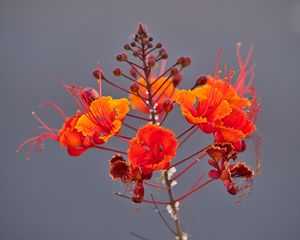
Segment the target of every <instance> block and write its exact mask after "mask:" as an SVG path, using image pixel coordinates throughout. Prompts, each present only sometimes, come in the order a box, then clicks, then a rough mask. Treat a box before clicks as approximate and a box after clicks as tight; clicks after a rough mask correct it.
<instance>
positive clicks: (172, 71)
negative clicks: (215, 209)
mask: <svg viewBox="0 0 300 240" xmlns="http://www.w3.org/2000/svg"><path fill="white" fill-rule="evenodd" d="M178 73H179V70H178V68H172V69H171V76H177V75H178Z"/></svg>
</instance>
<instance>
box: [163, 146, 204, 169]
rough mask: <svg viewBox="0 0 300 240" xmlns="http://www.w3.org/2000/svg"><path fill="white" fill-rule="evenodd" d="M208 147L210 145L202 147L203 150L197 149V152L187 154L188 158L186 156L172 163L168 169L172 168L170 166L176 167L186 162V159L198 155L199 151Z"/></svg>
mask: <svg viewBox="0 0 300 240" xmlns="http://www.w3.org/2000/svg"><path fill="white" fill-rule="evenodd" d="M208 147H209V146H207V147H205V148H202V149H201V150H199V151H197V152H195V153H193V154H191V155H190V156H187V157H186V158H184V159H182V160H180V161H178V162H177V163H175V164H173V165H171V166H170V167H169V168H168V169H170V168H172V167H176V166H178V165H180V164H182V163H184V162H185V161H187V160H189V159H190V158H192V157H195V156H196V155H198V154H199V153H201V152H203V151H205V150H206V149H207V148H208Z"/></svg>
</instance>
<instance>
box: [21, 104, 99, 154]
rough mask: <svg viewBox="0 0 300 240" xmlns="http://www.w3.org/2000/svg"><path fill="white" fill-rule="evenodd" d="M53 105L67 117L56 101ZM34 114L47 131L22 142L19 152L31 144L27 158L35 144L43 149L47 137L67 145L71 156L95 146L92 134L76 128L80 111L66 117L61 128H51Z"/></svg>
mask: <svg viewBox="0 0 300 240" xmlns="http://www.w3.org/2000/svg"><path fill="white" fill-rule="evenodd" d="M51 105H52V106H55V108H56V109H58V110H59V111H60V112H61V113H62V115H63V116H64V117H65V115H64V114H63V112H62V110H61V109H60V108H59V107H58V106H56V105H55V104H54V103H51ZM33 116H34V117H35V118H36V119H37V120H38V121H39V122H40V123H41V125H42V126H41V127H42V128H45V129H46V130H47V132H44V133H42V134H40V135H38V136H35V137H32V138H29V139H27V140H26V141H24V142H23V143H21V144H20V146H19V147H18V149H17V152H19V151H20V150H21V149H22V148H23V147H24V146H25V145H26V144H29V152H28V156H27V158H29V157H30V153H31V150H32V148H33V146H34V145H38V150H41V149H42V147H43V141H44V140H45V139H52V140H55V141H57V142H59V143H60V146H61V147H67V150H68V153H69V154H70V155H71V156H80V155H81V154H82V153H84V152H85V151H86V150H87V149H88V148H90V147H93V146H94V145H93V141H92V138H91V137H90V136H83V135H82V133H80V132H78V131H77V130H76V128H75V126H76V124H77V121H78V119H79V118H80V117H81V114H80V113H77V114H76V115H74V116H72V117H70V118H66V117H65V123H64V124H63V125H62V127H61V129H60V130H56V129H53V128H50V127H49V126H48V125H46V123H45V122H44V121H42V120H41V119H40V118H39V117H38V116H37V115H36V114H35V113H33Z"/></svg>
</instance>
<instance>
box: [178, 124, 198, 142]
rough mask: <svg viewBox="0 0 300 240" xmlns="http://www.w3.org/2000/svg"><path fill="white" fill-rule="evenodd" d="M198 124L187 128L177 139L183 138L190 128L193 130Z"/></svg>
mask: <svg viewBox="0 0 300 240" xmlns="http://www.w3.org/2000/svg"><path fill="white" fill-rule="evenodd" d="M196 126H197V125H192V126H191V127H189V128H188V129H186V130H185V131H183V132H182V133H180V134H179V135H178V137H176V139H179V138H181V137H182V136H184V135H185V134H186V133H188V132H189V131H190V130H192V129H193V128H194V127H196Z"/></svg>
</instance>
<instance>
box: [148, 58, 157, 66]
mask: <svg viewBox="0 0 300 240" xmlns="http://www.w3.org/2000/svg"><path fill="white" fill-rule="evenodd" d="M155 64H156V61H155V59H153V58H150V59H149V60H148V61H147V65H148V67H154V66H155Z"/></svg>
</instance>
